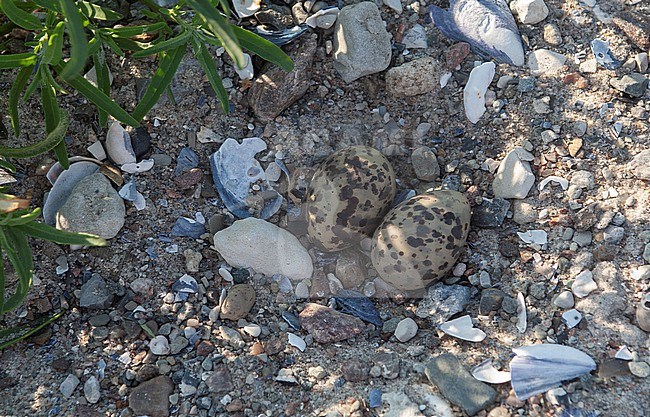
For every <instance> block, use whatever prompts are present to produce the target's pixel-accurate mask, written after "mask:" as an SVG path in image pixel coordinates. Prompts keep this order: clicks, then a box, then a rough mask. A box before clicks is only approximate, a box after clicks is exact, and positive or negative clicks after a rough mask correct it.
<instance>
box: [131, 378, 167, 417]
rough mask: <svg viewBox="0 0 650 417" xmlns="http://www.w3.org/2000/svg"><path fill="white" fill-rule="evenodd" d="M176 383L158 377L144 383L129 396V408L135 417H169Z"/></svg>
mask: <svg viewBox="0 0 650 417" xmlns="http://www.w3.org/2000/svg"><path fill="white" fill-rule="evenodd" d="M172 392H174V383H173V382H172V380H171V379H170V378H169V377H166V376H163V375H161V376H157V377H155V378H153V379H150V380H148V381H145V382H142V383H141V384H140V385H138V386H137V387H135V388H134V389H133V391H132V392H131V394H130V395H129V407H131V409H132V410H133V413H134V414H135V415H138V416H140V415H146V416H149V417H168V416H169V395H170V394H171V393H172Z"/></svg>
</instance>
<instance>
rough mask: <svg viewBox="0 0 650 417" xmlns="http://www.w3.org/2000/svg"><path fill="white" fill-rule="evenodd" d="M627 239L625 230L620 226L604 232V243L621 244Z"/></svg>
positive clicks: (609, 228) (610, 227)
mask: <svg viewBox="0 0 650 417" xmlns="http://www.w3.org/2000/svg"><path fill="white" fill-rule="evenodd" d="M624 237H625V229H624V228H622V227H619V226H609V227H608V228H606V229H605V230H604V231H603V241H604V242H605V243H609V244H616V243H619V242H620V241H621V240H623V238H624Z"/></svg>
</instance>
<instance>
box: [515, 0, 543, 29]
mask: <svg viewBox="0 0 650 417" xmlns="http://www.w3.org/2000/svg"><path fill="white" fill-rule="evenodd" d="M510 8H511V9H512V11H513V12H514V13H515V14H516V15H517V17H518V18H519V21H520V22H521V23H523V24H524V25H534V24H537V23H539V22H541V21H542V20H544V19H546V17H547V16H548V7H547V6H546V3H544V0H515V1H513V2H512V3H510Z"/></svg>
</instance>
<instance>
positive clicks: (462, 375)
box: [425, 353, 497, 416]
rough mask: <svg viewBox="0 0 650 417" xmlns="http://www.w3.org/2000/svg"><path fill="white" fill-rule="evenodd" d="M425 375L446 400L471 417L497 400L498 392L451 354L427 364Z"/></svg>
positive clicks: (443, 355)
mask: <svg viewBox="0 0 650 417" xmlns="http://www.w3.org/2000/svg"><path fill="white" fill-rule="evenodd" d="M425 374H426V376H427V378H429V381H430V382H431V383H432V384H434V385H435V386H437V387H438V389H439V390H440V392H441V393H442V395H443V396H444V397H445V398H447V399H448V400H449V401H450V402H451V403H453V404H455V405H457V406H458V407H460V408H462V409H463V411H465V412H466V413H467V414H469V415H470V416H473V415H475V414H477V413H478V412H479V411H481V410H483V409H484V408H485V407H487V406H488V405H490V404H491V403H492V402H493V401H494V400H495V399H496V395H497V393H496V391H495V390H494V389H492V388H491V387H490V386H488V385H487V384H485V383H483V382H480V381H478V380H476V379H474V377H472V375H471V374H470V373H469V372H468V371H467V370H466V369H465V368H464V367H463V365H462V364H461V363H460V361H459V360H458V359H457V358H456V357H455V356H454V355H452V354H450V353H445V354H442V355H440V356H437V357H435V358H433V359H431V360H430V361H429V363H427V367H426V370H425Z"/></svg>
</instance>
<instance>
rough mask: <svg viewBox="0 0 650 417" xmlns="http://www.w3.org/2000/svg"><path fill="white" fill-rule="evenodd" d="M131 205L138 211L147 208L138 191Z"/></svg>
mask: <svg viewBox="0 0 650 417" xmlns="http://www.w3.org/2000/svg"><path fill="white" fill-rule="evenodd" d="M133 205H134V206H135V209H136V210H138V211H141V210H144V209H145V208H146V207H147V201H146V200H145V199H144V196H143V195H142V194H140V192H139V191H136V192H135V200H133Z"/></svg>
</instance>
